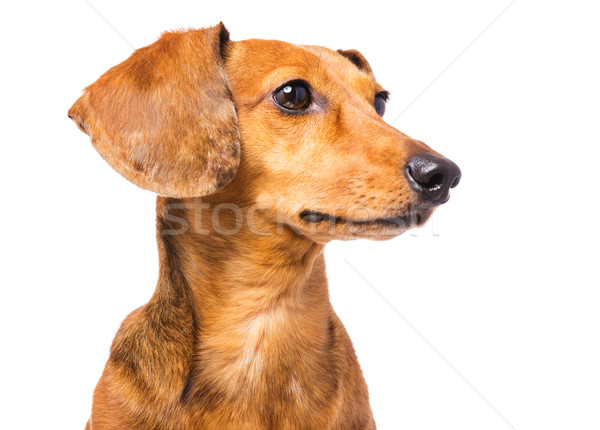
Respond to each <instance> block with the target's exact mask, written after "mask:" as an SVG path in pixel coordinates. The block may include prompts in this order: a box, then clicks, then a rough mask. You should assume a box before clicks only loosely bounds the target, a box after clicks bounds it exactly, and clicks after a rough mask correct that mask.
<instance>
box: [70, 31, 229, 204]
mask: <svg viewBox="0 0 600 430" xmlns="http://www.w3.org/2000/svg"><path fill="white" fill-rule="evenodd" d="M228 43H229V32H228V31H227V29H226V28H225V26H224V25H223V24H222V23H220V24H219V25H217V26H216V27H211V28H206V29H201V30H190V31H182V32H172V33H165V34H163V35H162V36H161V38H160V39H159V40H157V41H156V42H155V43H153V44H152V45H149V46H147V47H145V48H142V49H140V50H137V51H136V52H135V53H134V54H133V55H131V57H129V58H128V59H127V60H125V61H124V62H122V63H121V64H119V65H117V66H115V67H113V68H112V69H110V70H109V71H108V72H106V73H105V74H104V75H102V76H101V77H100V79H98V80H97V81H96V82H95V83H93V84H92V85H90V86H89V87H88V88H86V89H85V91H84V94H83V95H82V96H81V97H80V98H79V100H77V101H76V102H75V104H74V105H73V106H72V107H71V109H70V110H69V118H71V119H73V120H74V121H75V122H76V123H77V125H78V126H79V128H80V129H81V130H82V131H83V132H85V133H87V134H88V135H89V136H90V138H91V141H92V144H93V145H94V147H95V148H96V150H97V151H98V152H99V153H100V155H101V156H102V157H103V158H104V159H105V160H106V161H107V162H108V164H110V165H111V166H112V167H113V168H114V169H115V170H116V171H117V172H119V173H120V174H121V175H123V176H124V177H125V178H127V179H128V180H130V181H131V182H133V183H134V184H136V185H138V186H140V187H142V188H145V189H148V190H151V191H154V192H156V193H158V194H162V195H165V196H170V197H193V196H202V195H206V194H210V193H212V192H214V191H216V190H218V189H219V188H221V187H223V186H224V185H226V184H227V183H229V181H230V180H231V179H232V178H233V176H234V174H235V171H236V169H237V166H238V164H239V160H240V143H239V131H238V125H237V116H236V112H235V107H234V104H233V99H232V96H231V92H230V90H229V86H228V84H227V76H226V75H225V69H224V66H223V61H224V60H223V55H224V54H225V53H226V51H227V45H228Z"/></svg>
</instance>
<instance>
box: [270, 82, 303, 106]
mask: <svg viewBox="0 0 600 430" xmlns="http://www.w3.org/2000/svg"><path fill="white" fill-rule="evenodd" d="M274 98H275V101H276V102H277V104H278V105H279V106H282V107H284V108H286V109H291V110H299V109H303V108H305V107H308V105H309V103H310V93H309V91H308V87H307V85H306V84H305V83H304V82H288V83H287V84H285V85H284V86H282V87H281V88H280V89H278V90H277V91H275V94H274Z"/></svg>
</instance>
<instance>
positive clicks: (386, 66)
mask: <svg viewBox="0 0 600 430" xmlns="http://www.w3.org/2000/svg"><path fill="white" fill-rule="evenodd" d="M90 1H91V4H92V5H93V6H94V7H95V8H96V9H97V11H98V12H99V13H97V12H96V11H95V10H94V9H93V8H92V7H91V6H90V4H88V3H86V2H85V1H71V2H68V1H63V2H41V1H39V2H20V3H18V2H10V3H5V4H4V5H3V6H2V13H1V18H0V32H1V41H2V42H1V43H2V53H1V54H0V55H1V59H2V62H1V66H0V74H1V79H0V85H1V88H0V89H1V93H0V94H1V100H2V101H1V105H0V108H1V109H2V112H1V121H2V122H1V127H0V140H1V144H0V151H1V155H0V175H1V178H0V179H1V184H2V199H1V202H2V203H1V205H2V206H1V211H0V218H1V219H0V221H1V225H2V234H1V236H0V243H1V245H0V246H1V252H2V256H1V259H0V264H1V275H0V276H1V278H0V282H1V302H0V327H1V328H0V329H1V330H2V332H1V335H2V337H1V345H2V349H1V354H0V376H1V382H0V390H1V399H0V410H1V413H0V428H3V429H10V430H13V429H33V428H42V429H71V428H73V429H83V426H84V424H85V421H86V420H87V418H88V416H89V410H90V405H91V396H92V391H93V388H94V386H95V384H96V382H97V380H98V378H99V377H100V374H101V371H102V368H103V366H104V363H105V361H106V359H107V356H108V350H109V346H110V343H111V341H112V338H113V336H114V333H115V331H116V330H117V328H118V326H119V324H120V322H121V321H122V320H123V318H124V317H125V316H126V314H127V313H128V312H130V311H131V310H133V309H134V308H136V307H138V306H140V305H142V304H143V303H145V301H146V300H147V299H148V298H149V297H150V295H151V294H152V292H153V289H154V286H155V282H156V277H157V257H156V249H155V239H154V199H155V197H154V195H153V194H152V193H150V192H147V191H142V190H140V189H138V188H136V187H135V186H134V185H131V184H130V183H128V182H127V181H125V180H124V179H123V178H121V177H120V176H119V175H117V174H116V173H115V172H114V171H112V170H111V169H110V168H109V167H108V165H106V164H105V163H104V161H103V160H102V159H101V158H100V156H99V155H98V154H96V152H95V151H94V149H93V148H92V146H91V144H90V143H89V140H88V138H87V136H85V135H84V134H83V133H81V132H80V131H78V130H77V128H76V126H75V125H74V124H73V123H72V122H71V121H70V120H69V119H68V118H67V110H68V108H69V107H70V106H71V104H72V103H73V102H74V101H75V100H76V99H77V97H79V95H80V93H81V90H82V88H83V87H84V86H86V85H88V84H90V83H92V82H93V81H94V80H96V79H97V78H98V77H99V76H100V75H101V74H102V73H103V72H104V71H106V70H107V69H108V68H109V67H111V66H113V65H115V64H117V63H119V62H121V61H122V60H124V59H125V58H126V57H127V56H129V54H130V53H131V52H132V49H133V48H132V46H133V47H136V48H139V47H142V46H145V45H147V44H149V43H151V42H153V41H154V40H155V39H156V38H157V37H158V36H159V35H160V33H161V32H162V31H163V30H167V29H175V28H183V27H202V26H210V25H214V24H216V23H217V22H219V21H220V20H223V22H224V23H225V24H226V25H227V27H228V28H229V30H230V31H231V37H232V39H233V40H241V39H245V38H251V37H257V38H272V39H281V40H286V41H290V42H294V43H304V44H317V45H324V46H327V47H330V48H334V49H337V48H357V49H359V50H361V51H362V53H363V54H364V55H365V56H366V57H367V59H368V60H369V61H370V62H371V65H372V66H373V69H374V70H375V73H376V75H377V77H378V79H379V81H380V82H382V83H383V85H384V86H385V87H386V88H388V89H389V90H390V91H391V92H392V100H391V102H390V104H389V105H388V111H387V113H386V119H387V120H388V121H389V122H392V121H394V120H395V119H396V118H397V117H398V116H400V117H399V119H397V120H396V121H394V125H395V126H396V127H398V128H399V129H400V130H402V131H403V132H405V133H407V134H409V135H410V136H412V137H415V138H417V139H420V140H423V141H425V142H427V143H428V144H429V145H430V146H432V147H433V148H435V149H436V150H438V151H440V152H442V153H444V154H445V155H447V156H448V157H450V158H451V159H453V160H454V161H456V162H457V163H458V164H459V165H460V167H461V168H462V171H463V180H462V182H461V184H460V186H459V187H458V188H457V189H455V190H453V192H452V197H451V199H450V202H449V203H448V204H447V205H446V206H444V207H442V208H441V209H440V210H439V212H438V213H437V215H436V217H435V218H434V220H433V224H431V223H430V224H428V225H427V226H426V227H424V228H423V229H421V230H420V231H418V232H416V235H415V234H413V235H410V234H407V235H405V236H402V237H400V238H397V239H394V240H392V241H389V242H367V241H359V242H351V243H346V242H344V243H342V242H336V243H333V244H331V245H330V246H329V247H328V250H327V253H326V257H327V262H328V274H329V278H330V286H331V297H332V301H333V304H334V307H335V309H336V311H337V312H338V314H339V315H340V317H341V319H342V321H343V322H344V323H345V325H346V328H347V329H348V332H349V333H350V336H351V338H352V339H353V341H354V345H355V347H356V350H357V353H358V357H359V361H360V362H361V364H362V368H363V371H364V374H365V377H366V380H367V383H368V384H369V387H370V395H371V401H372V407H373V410H374V413H375V417H376V420H377V423H378V427H379V429H383V430H386V429H460V430H467V429H474V430H475V429H477V430H480V429H499V430H507V429H510V428H511V426H512V427H513V428H515V429H518V430H528V429H531V430H533V429H577V430H586V429H596V430H597V429H598V428H600V335H599V331H600V312H599V305H600V294H599V291H598V289H599V287H600V282H599V275H598V260H599V258H598V257H599V250H598V244H599V242H600V231H599V227H598V219H599V218H598V215H599V210H598V197H599V196H600V193H599V192H598V187H599V168H598V163H599V162H600V160H599V156H600V150H599V149H598V148H599V145H600V139H599V134H600V133H599V131H598V128H599V119H600V116H599V114H600V105H599V100H600V85H599V83H598V79H599V77H600V55H599V54H600V52H599V42H600V30H599V26H598V18H599V16H600V13H599V12H600V11H599V10H598V7H597V6H598V2H597V1H596V2H594V1H588V2H584V1H573V2H558V1H541V0H540V1H531V0H517V1H516V2H514V4H512V6H510V7H509V8H508V9H507V10H506V11H505V12H504V14H502V16H500V17H499V18H498V16H499V15H500V14H501V13H502V12H503V11H504V10H505V9H506V8H507V6H509V4H510V0H504V1H485V2H482V1H475V0H473V1H453V2H448V1H441V0H440V1H419V2H417V1H412V2H407V1H400V2H389V3H378V2H374V1H363V2H350V1H346V2H343V3H341V2H340V3H332V2H325V1H318V2H312V1H302V2H300V1H299V2H294V3H285V2H271V3H267V2H243V3H242V2H240V3H232V2H226V1H225V2H200V1H195V2H183V1H170V2H165V1H160V2H159V1H135V2H126V3H125V2H123V1H100V0H90ZM100 14H101V15H102V17H104V18H102V17H101V16H100ZM496 18H498V19H497V20H496V21H495V22H494V20H495V19H496ZM107 21H108V23H110V25H109V24H108V23H107ZM492 22H494V23H493V24H492V25H491V26H490V27H489V28H488V29H487V31H485V32H484V30H485V29H486V28H487V27H488V26H489V25H490V24H491V23H492ZM482 32H484V33H483V34H481V33H482ZM480 35H481V36H480ZM478 36H480V37H479V38H478ZM465 49H466V51H465ZM461 54H462V55H461ZM440 74H441V76H440ZM424 90H425V92H424V93H423V91H424ZM413 102H414V103H413ZM407 108H408V109H407ZM401 114H402V115H401ZM365 144H368V142H365ZM350 265H352V266H353V267H354V268H355V269H356V271H355V270H354V269H353V268H352V267H351V266H350ZM357 271H358V272H359V273H360V274H359V273H357ZM375 290H377V291H378V292H379V294H381V296H383V297H384V298H385V300H384V299H383V298H382V297H381V296H380V295H379V294H378V293H377V292H376V291H375ZM386 301H387V302H389V304H391V305H392V306H393V307H394V308H395V309H396V310H397V312H396V311H394V310H393V309H392V307H391V306H390V305H389V304H388V303H387V302H386ZM502 417H504V418H502Z"/></svg>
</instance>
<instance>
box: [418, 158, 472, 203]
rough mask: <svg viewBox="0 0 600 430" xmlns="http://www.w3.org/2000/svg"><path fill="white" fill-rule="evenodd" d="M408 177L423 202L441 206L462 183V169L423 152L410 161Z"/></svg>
mask: <svg viewBox="0 0 600 430" xmlns="http://www.w3.org/2000/svg"><path fill="white" fill-rule="evenodd" d="M406 177H407V178H408V182H410V185H411V187H412V189H413V190H415V191H416V192H417V193H419V194H420V195H421V197H422V198H423V200H425V201H427V202H429V203H433V204H436V205H441V204H444V203H446V202H447V201H448V199H449V198H450V188H454V187H456V186H457V185H458V183H459V182H460V169H459V168H458V166H457V165H456V164H454V163H453V162H452V161H450V160H448V159H447V158H444V157H441V156H439V155H435V154H432V153H431V152H423V153H420V154H418V155H415V156H414V157H412V158H411V159H410V160H408V163H407V164H406Z"/></svg>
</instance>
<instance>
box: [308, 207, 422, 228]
mask: <svg viewBox="0 0 600 430" xmlns="http://www.w3.org/2000/svg"><path fill="white" fill-rule="evenodd" d="M432 212H433V210H431V209H424V210H413V211H409V212H407V213H404V214H399V215H394V216H389V217H379V218H372V219H350V218H343V217H341V216H336V215H331V214H328V213H325V212H320V211H311V210H308V209H307V210H304V211H302V212H301V213H300V219H302V220H303V221H305V222H307V223H309V224H321V223H329V224H342V225H348V226H352V227H354V228H358V229H360V228H364V229H382V230H406V229H408V228H411V227H415V226H421V225H423V224H425V222H427V220H428V219H429V216H430V215H431V213H432Z"/></svg>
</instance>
